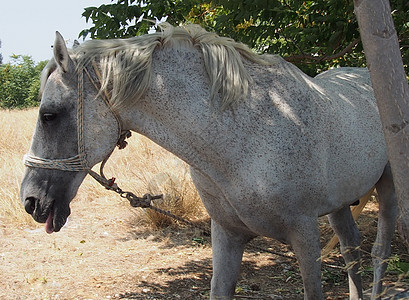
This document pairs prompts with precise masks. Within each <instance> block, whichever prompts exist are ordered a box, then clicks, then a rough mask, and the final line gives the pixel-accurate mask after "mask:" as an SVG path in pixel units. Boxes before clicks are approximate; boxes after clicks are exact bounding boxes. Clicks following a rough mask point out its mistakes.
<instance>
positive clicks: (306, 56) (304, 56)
mask: <svg viewBox="0 0 409 300" xmlns="http://www.w3.org/2000/svg"><path fill="white" fill-rule="evenodd" d="M360 41H361V38H360V37H359V38H356V39H355V40H353V41H352V42H351V43H350V44H349V45H348V46H347V47H346V48H344V49H343V50H341V51H340V52H338V53H335V54H333V55H325V56H314V55H310V54H299V55H292V56H287V57H284V59H285V60H286V61H289V62H300V61H304V60H307V61H312V62H315V63H319V62H323V61H329V60H333V59H336V58H339V57H342V56H344V55H345V54H347V53H348V52H350V51H351V50H352V49H353V48H354V47H355V46H356V45H358V43H359V42H360Z"/></svg>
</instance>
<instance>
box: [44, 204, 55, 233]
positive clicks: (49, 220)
mask: <svg viewBox="0 0 409 300" xmlns="http://www.w3.org/2000/svg"><path fill="white" fill-rule="evenodd" d="M45 232H47V233H48V234H51V233H53V232H54V225H53V210H51V211H50V214H49V215H48V218H47V221H45Z"/></svg>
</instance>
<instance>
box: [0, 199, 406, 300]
mask: <svg viewBox="0 0 409 300" xmlns="http://www.w3.org/2000/svg"><path fill="white" fill-rule="evenodd" d="M71 208H72V214H71V216H70V218H69V221H68V223H67V224H66V226H65V227H64V228H63V229H62V230H61V232H59V233H54V234H52V235H47V234H46V233H45V231H44V228H43V227H42V226H38V227H35V228H28V227H27V225H25V224H21V226H20V227H19V228H16V225H15V224H13V225H9V224H7V223H6V222H5V221H4V220H0V237H1V244H0V274H1V275H0V276H1V277H0V278H1V280H0V299H208V297H209V287H210V278H211V274H212V271H211V245H210V241H209V240H210V239H209V237H208V236H205V235H203V234H202V233H201V232H200V230H197V229H192V228H188V227H177V228H175V227H172V228H167V229H163V230H152V229H151V228H149V227H148V226H146V225H143V224H138V223H140V222H138V214H140V213H143V212H141V210H138V212H135V209H133V208H130V207H128V204H127V203H125V202H122V200H121V199H117V197H116V196H115V195H112V197H102V198H97V199H94V200H92V199H89V198H87V199H84V200H78V199H76V200H74V202H73V204H72V206H71ZM375 213H376V204H374V203H370V204H369V206H368V208H366V209H365V210H364V212H363V214H362V215H361V217H360V220H359V223H360V229H361V230H362V232H363V246H362V250H363V263H362V268H363V271H362V275H363V280H364V286H365V289H369V287H370V282H371V276H372V273H371V263H370V255H369V252H370V247H371V245H372V242H373V240H374V238H375V230H376V218H375V217H374V216H375ZM206 222H208V220H207V221H205V222H204V224H205V225H207V224H206ZM321 227H322V228H321V230H322V242H323V244H325V242H326V241H327V240H328V239H329V238H330V236H331V230H330V229H329V228H328V225H327V224H326V222H325V219H322V226H321ZM253 244H254V245H257V246H259V247H262V248H264V249H270V250H272V251H273V252H277V253H280V254H284V255H287V256H289V257H290V258H288V257H283V256H280V255H275V254H271V253H265V252H260V251H259V250H256V249H253V248H247V250H246V253H245V255H244V259H243V264H242V273H241V277H240V280H239V283H238V286H237V289H236V294H237V295H236V299H302V282H301V277H300V275H299V271H298V266H297V263H296V262H295V261H294V260H293V259H292V258H291V257H292V256H293V253H292V251H291V248H290V247H288V246H286V245H283V244H280V243H278V242H275V241H273V240H269V239H264V238H259V239H257V240H255V241H254V242H253ZM393 254H397V255H398V258H399V261H400V263H408V262H409V259H408V258H409V256H408V254H407V250H406V249H405V248H404V246H403V244H402V243H401V242H400V241H399V239H398V237H397V236H395V239H394V241H393ZM342 266H343V263H342V258H341V257H340V255H339V253H338V252H337V251H334V253H332V254H331V255H330V256H329V257H328V258H326V259H325V260H324V263H323V271H322V278H323V279H322V280H323V286H324V291H325V294H326V297H327V299H346V298H347V292H348V291H347V278H346V274H345V272H344V270H343V269H342ZM386 285H387V286H394V287H395V288H396V287H402V288H407V287H408V285H409V280H408V276H407V275H406V277H403V278H402V275H399V272H398V271H397V270H396V269H392V270H390V271H388V274H387V276H386Z"/></svg>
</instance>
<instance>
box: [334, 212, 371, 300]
mask: <svg viewBox="0 0 409 300" xmlns="http://www.w3.org/2000/svg"><path fill="white" fill-rule="evenodd" d="M328 219H329V222H330V224H331V227H332V228H333V229H334V231H335V233H336V234H337V236H338V238H339V242H340V245H341V253H342V256H343V258H344V260H345V264H346V266H347V270H348V279H349V299H363V298H362V297H363V294H362V281H361V275H360V274H359V267H360V251H359V247H360V245H361V234H360V232H359V230H358V228H357V226H356V223H355V221H354V219H353V217H352V213H351V210H350V208H349V206H345V207H343V208H341V209H340V210H338V211H336V212H333V213H331V214H329V215H328Z"/></svg>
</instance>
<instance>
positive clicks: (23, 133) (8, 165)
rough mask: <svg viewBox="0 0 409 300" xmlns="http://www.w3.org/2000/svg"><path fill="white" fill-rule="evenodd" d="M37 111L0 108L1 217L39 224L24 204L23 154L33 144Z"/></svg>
mask: <svg viewBox="0 0 409 300" xmlns="http://www.w3.org/2000/svg"><path fill="white" fill-rule="evenodd" d="M36 119H37V110H35V109H32V110H14V111H8V110H0V124H1V129H2V130H1V131H0V182H1V183H2V184H1V186H0V218H2V219H4V220H5V221H7V222H12V223H14V224H28V225H29V226H36V224H35V222H34V221H33V219H32V218H31V217H30V216H29V215H28V214H27V213H26V212H25V211H24V209H23V207H22V205H21V204H20V200H19V199H20V197H19V194H20V190H19V186H20V181H21V178H22V175H23V171H24V166H23V163H22V159H23V155H24V154H25V152H26V151H27V150H28V148H29V146H30V140H31V136H32V134H33V131H34V127H35V122H36Z"/></svg>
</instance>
